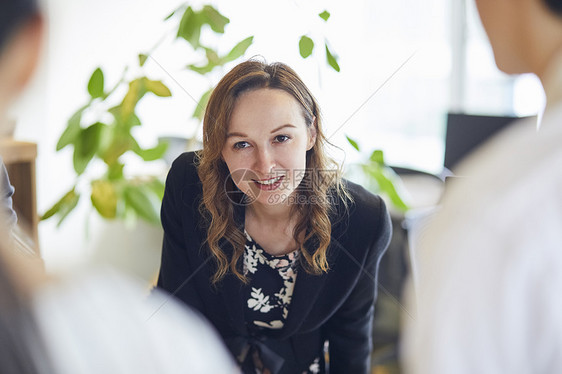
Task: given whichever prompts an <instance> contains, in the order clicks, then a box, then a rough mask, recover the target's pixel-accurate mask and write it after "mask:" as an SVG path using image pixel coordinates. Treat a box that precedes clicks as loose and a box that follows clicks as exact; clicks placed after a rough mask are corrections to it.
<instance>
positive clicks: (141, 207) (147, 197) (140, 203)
mask: <svg viewBox="0 0 562 374" xmlns="http://www.w3.org/2000/svg"><path fill="white" fill-rule="evenodd" d="M123 197H124V199H125V203H126V204H127V205H128V206H129V207H131V208H133V209H134V211H135V212H136V213H137V214H138V215H139V217H141V218H143V219H144V220H146V221H147V222H149V223H153V224H157V225H159V224H160V215H159V211H160V202H159V200H158V199H157V198H156V196H155V194H154V193H153V192H152V191H151V189H150V188H148V187H147V186H146V185H143V184H139V185H128V186H127V187H126V188H125V189H124V190H123Z"/></svg>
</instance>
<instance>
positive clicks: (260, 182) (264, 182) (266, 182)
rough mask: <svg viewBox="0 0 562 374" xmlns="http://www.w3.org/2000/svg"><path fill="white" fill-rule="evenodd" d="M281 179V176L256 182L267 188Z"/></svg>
mask: <svg viewBox="0 0 562 374" xmlns="http://www.w3.org/2000/svg"><path fill="white" fill-rule="evenodd" d="M281 178H283V176H280V177H277V178H272V179H268V180H266V181H256V182H258V183H259V184H263V185H264V186H268V185H271V184H273V183H276V182H279V181H280V180H281Z"/></svg>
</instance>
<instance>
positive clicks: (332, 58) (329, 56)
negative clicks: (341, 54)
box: [326, 44, 340, 73]
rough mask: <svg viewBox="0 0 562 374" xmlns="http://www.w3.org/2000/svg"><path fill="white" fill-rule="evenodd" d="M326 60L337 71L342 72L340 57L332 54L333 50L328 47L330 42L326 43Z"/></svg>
mask: <svg viewBox="0 0 562 374" xmlns="http://www.w3.org/2000/svg"><path fill="white" fill-rule="evenodd" d="M326 61H327V62H328V65H330V66H331V67H332V68H333V69H334V70H335V71H337V72H338V73H339V72H340V66H339V65H338V59H337V57H335V56H334V55H333V54H332V52H330V48H328V44H326Z"/></svg>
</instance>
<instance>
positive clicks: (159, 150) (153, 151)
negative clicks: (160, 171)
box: [133, 140, 168, 161]
mask: <svg viewBox="0 0 562 374" xmlns="http://www.w3.org/2000/svg"><path fill="white" fill-rule="evenodd" d="M135 144H136V146H134V148H133V152H135V153H136V154H137V155H139V156H141V157H142V159H143V160H144V161H154V160H158V159H160V158H162V156H164V153H166V151H167V150H168V142H167V141H164V140H161V141H159V142H158V145H156V147H153V148H149V149H142V148H141V147H139V145H138V143H136V142H135Z"/></svg>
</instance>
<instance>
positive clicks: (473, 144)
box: [444, 113, 519, 169]
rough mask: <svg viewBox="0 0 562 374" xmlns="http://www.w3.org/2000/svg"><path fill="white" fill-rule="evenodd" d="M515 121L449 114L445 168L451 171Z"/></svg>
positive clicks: (511, 119)
mask: <svg viewBox="0 0 562 374" xmlns="http://www.w3.org/2000/svg"><path fill="white" fill-rule="evenodd" d="M517 119H519V118H518V117H508V116H502V117H499V116H480V115H472V114H460V113H449V114H448V115H447V135H446V138H445V162H444V165H445V167H446V168H447V169H453V168H454V167H455V166H456V165H457V163H458V162H459V161H460V160H462V159H463V158H464V157H465V156H466V155H468V154H469V153H470V152H472V151H473V150H474V149H475V148H477V147H478V146H479V145H480V144H482V143H483V142H484V141H486V140H487V139H489V138H490V137H491V136H492V135H494V134H495V133H497V132H498V131H499V130H501V129H503V128H505V127H506V126H507V125H509V124H510V123H512V122H513V121H514V120H517Z"/></svg>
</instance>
